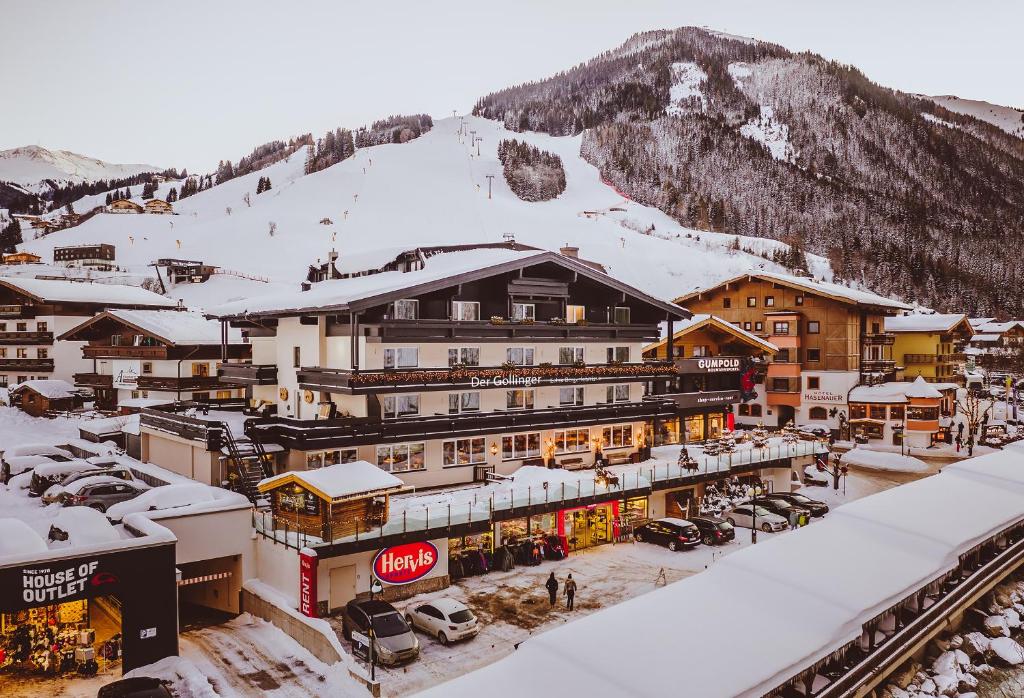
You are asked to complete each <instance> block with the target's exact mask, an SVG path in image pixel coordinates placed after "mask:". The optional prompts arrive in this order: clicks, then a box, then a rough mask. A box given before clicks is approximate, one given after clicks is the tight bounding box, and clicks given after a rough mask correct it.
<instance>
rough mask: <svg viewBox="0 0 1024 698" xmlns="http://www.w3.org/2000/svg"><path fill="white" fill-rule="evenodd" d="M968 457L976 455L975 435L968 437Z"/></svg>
mask: <svg viewBox="0 0 1024 698" xmlns="http://www.w3.org/2000/svg"><path fill="white" fill-rule="evenodd" d="M967 455H968V456H973V455H974V434H971V435H970V436H968V437H967Z"/></svg>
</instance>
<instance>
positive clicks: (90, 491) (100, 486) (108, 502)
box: [58, 475, 147, 512]
mask: <svg viewBox="0 0 1024 698" xmlns="http://www.w3.org/2000/svg"><path fill="white" fill-rule="evenodd" d="M146 489H147V488H144V487H140V486H139V485H138V484H137V483H135V482H125V481H124V480H122V479H121V478H118V477H112V476H110V475H96V476H94V477H85V478H82V479H81V480H75V481H74V482H72V483H71V484H69V485H67V486H66V487H64V491H63V492H61V493H60V495H59V498H58V501H60V503H61V504H62V505H63V506H66V507H91V508H93V509H96V510H97V511H101V512H106V511H107V509H108V508H110V507H112V506H113V505H115V504H117V503H118V502H124V501H127V500H129V499H135V498H136V497H138V496H139V495H140V494H142V493H143V492H145V491H146Z"/></svg>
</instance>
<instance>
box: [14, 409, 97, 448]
mask: <svg viewBox="0 0 1024 698" xmlns="http://www.w3.org/2000/svg"><path fill="white" fill-rule="evenodd" d="M76 436H78V421H77V420H73V419H68V418H66V417H57V418H55V419H42V418H36V417H32V416H30V415H28V414H26V413H25V412H22V411H21V410H19V409H18V408H16V407H0V452H2V453H4V454H10V455H16V454H14V453H13V449H15V448H16V447H18V446H27V445H31V444H38V443H40V442H45V443H47V444H52V443H55V442H56V443H61V440H62V439H70V438H74V437H76Z"/></svg>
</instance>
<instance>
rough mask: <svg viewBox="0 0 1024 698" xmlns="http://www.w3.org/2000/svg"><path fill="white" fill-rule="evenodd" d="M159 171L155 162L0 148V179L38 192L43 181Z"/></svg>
mask: <svg viewBox="0 0 1024 698" xmlns="http://www.w3.org/2000/svg"><path fill="white" fill-rule="evenodd" d="M163 170H164V168H163V167H157V166H155V165H117V164H113V163H109V162H104V161H103V160H97V159H96V158H91V157H87V156H85V155H79V154H78V153H72V152H71V151H69V150H47V149H46V148H43V147H42V146H38V145H28V146H24V147H22V148H12V149H11V150H3V151H0V182H12V183H14V184H17V185H19V186H21V187H24V188H26V189H28V190H30V191H38V189H39V187H40V185H41V183H43V182H46V181H51V182H53V183H55V184H57V185H58V186H59V185H63V184H79V183H82V182H94V181H97V180H100V179H119V178H122V177H130V176H132V175H136V174H141V173H143V172H161V171H163Z"/></svg>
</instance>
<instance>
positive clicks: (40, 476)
mask: <svg viewBox="0 0 1024 698" xmlns="http://www.w3.org/2000/svg"><path fill="white" fill-rule="evenodd" d="M92 470H102V468H100V467H98V466H95V465H93V464H92V463H86V462H85V461H84V460H71V461H68V462H67V463H45V464H43V465H37V466H36V467H35V468H33V469H32V484H31V485H29V487H28V496H29V497H42V496H43V492H45V491H46V490H48V489H49V488H50V487H51V486H52V485H56V484H58V483H60V482H61V481H62V480H63V479H64V478H66V477H67V476H68V475H74V474H75V473H81V472H86V471H92Z"/></svg>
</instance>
